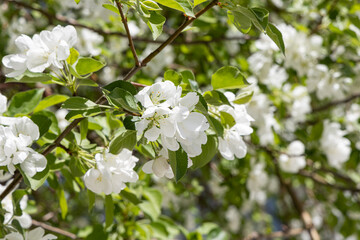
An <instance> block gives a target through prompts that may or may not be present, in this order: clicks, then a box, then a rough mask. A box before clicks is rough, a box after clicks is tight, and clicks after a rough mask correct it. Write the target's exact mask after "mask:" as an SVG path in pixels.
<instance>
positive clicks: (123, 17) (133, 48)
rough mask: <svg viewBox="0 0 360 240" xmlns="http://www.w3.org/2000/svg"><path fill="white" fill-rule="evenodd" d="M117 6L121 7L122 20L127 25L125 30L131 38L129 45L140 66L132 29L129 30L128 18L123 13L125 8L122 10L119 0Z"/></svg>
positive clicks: (136, 63) (129, 38)
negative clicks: (131, 32)
mask: <svg viewBox="0 0 360 240" xmlns="http://www.w3.org/2000/svg"><path fill="white" fill-rule="evenodd" d="M115 2H116V6H117V7H118V9H119V13H120V16H121V20H122V22H123V24H124V27H125V31H126V35H127V38H128V40H129V46H130V49H131V52H132V54H133V56H134V59H135V65H136V66H140V62H139V58H138V56H137V54H136V50H135V46H134V42H133V40H132V38H131V34H130V30H129V26H128V24H127V18H126V17H125V15H124V13H123V10H122V6H121V3H120V2H119V0H116V1H115Z"/></svg>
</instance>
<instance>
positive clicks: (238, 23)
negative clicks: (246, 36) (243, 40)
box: [228, 11, 251, 33]
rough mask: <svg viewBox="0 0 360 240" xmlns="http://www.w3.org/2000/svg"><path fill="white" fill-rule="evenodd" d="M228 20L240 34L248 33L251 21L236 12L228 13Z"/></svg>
mask: <svg viewBox="0 0 360 240" xmlns="http://www.w3.org/2000/svg"><path fill="white" fill-rule="evenodd" d="M228 18H229V19H230V21H231V22H232V24H234V26H235V27H236V28H237V29H238V30H239V31H240V32H242V33H248V32H249V31H250V29H251V20H250V19H249V18H248V17H247V16H245V15H244V14H241V13H239V12H236V11H228Z"/></svg>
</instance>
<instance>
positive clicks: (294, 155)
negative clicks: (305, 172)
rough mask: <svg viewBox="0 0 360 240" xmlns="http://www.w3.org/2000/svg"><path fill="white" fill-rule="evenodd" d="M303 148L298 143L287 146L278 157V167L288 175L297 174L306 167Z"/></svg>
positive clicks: (302, 145) (301, 144) (300, 143)
mask: <svg viewBox="0 0 360 240" xmlns="http://www.w3.org/2000/svg"><path fill="white" fill-rule="evenodd" d="M304 153H305V146H304V144H303V143H302V142H300V141H298V140H297V141H293V142H291V143H290V144H289V146H288V147H287V149H286V152H285V153H282V154H280V156H279V165H280V167H281V169H282V170H283V171H285V172H289V173H297V172H298V171H299V170H300V169H302V168H304V167H305V166H306V161H305V157H304V156H303V154H304Z"/></svg>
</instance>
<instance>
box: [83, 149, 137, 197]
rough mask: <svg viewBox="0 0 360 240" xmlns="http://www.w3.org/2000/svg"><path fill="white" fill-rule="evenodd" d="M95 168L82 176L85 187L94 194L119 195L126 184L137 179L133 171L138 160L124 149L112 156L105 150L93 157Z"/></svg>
mask: <svg viewBox="0 0 360 240" xmlns="http://www.w3.org/2000/svg"><path fill="white" fill-rule="evenodd" d="M95 160H96V167H95V168H91V169H89V170H88V171H87V172H86V173H85V176H84V181H85V185H86V187H87V188H88V189H90V190H91V191H93V192H95V193H98V194H100V193H105V194H106V195H108V194H111V193H120V191H121V190H123V189H124V188H125V187H126V185H125V183H127V182H136V181H137V180H138V178H139V176H138V175H137V173H136V172H135V171H134V167H135V165H136V162H137V161H139V159H138V158H136V157H134V156H133V155H132V152H131V151H130V150H128V149H126V148H124V149H123V150H122V151H121V152H120V153H119V154H117V155H114V154H111V153H109V151H108V150H105V151H104V152H103V153H97V154H96V155H95Z"/></svg>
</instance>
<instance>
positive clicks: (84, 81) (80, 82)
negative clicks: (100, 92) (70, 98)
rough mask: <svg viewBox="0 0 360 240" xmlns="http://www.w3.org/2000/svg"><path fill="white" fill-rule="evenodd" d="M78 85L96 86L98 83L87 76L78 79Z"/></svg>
mask: <svg viewBox="0 0 360 240" xmlns="http://www.w3.org/2000/svg"><path fill="white" fill-rule="evenodd" d="M78 86H89V87H98V86H99V84H97V83H96V82H95V81H93V80H91V79H89V78H83V79H80V80H78Z"/></svg>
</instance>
